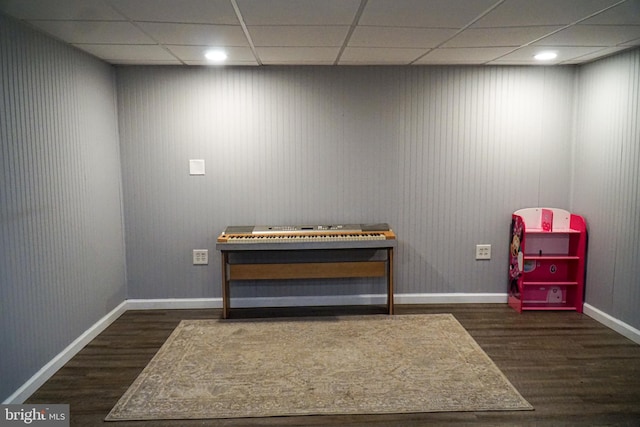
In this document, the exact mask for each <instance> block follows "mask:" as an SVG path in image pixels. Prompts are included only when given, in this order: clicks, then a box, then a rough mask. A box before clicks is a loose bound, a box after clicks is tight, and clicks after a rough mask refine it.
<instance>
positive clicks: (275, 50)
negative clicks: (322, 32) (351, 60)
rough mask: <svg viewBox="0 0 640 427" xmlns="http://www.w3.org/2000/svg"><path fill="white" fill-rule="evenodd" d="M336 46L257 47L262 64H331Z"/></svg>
mask: <svg viewBox="0 0 640 427" xmlns="http://www.w3.org/2000/svg"><path fill="white" fill-rule="evenodd" d="M339 51H340V48H338V47H257V48H256V52H257V53H258V57H259V58H260V61H261V62H262V63H263V64H267V65H269V64H318V65H328V64H333V63H334V61H335V59H336V57H337V56H338V52H339Z"/></svg>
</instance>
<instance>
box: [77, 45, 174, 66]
mask: <svg viewBox="0 0 640 427" xmlns="http://www.w3.org/2000/svg"><path fill="white" fill-rule="evenodd" d="M75 46H76V47H77V48H79V49H82V50H84V51H86V52H89V53H90V54H92V55H95V56H97V57H98V58H102V59H104V60H106V61H108V62H111V63H115V64H119V63H134V62H135V63H147V62H154V63H159V62H163V63H167V64H169V63H175V64H179V63H180V62H179V61H178V60H177V59H176V58H175V57H174V56H173V55H171V54H170V53H169V52H167V51H166V50H165V49H163V48H162V47H160V46H157V45H114V44H81V45H75Z"/></svg>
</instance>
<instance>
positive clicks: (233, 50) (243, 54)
mask: <svg viewBox="0 0 640 427" xmlns="http://www.w3.org/2000/svg"><path fill="white" fill-rule="evenodd" d="M167 49H169V50H170V51H171V53H173V54H174V55H175V56H177V57H178V58H180V59H181V60H182V61H200V62H205V63H206V60H205V59H204V54H205V52H206V51H207V50H209V49H210V47H209V46H174V45H168V46H167ZM224 51H225V52H226V53H227V63H235V62H256V59H255V57H254V56H253V52H251V49H250V48H248V47H225V48H224ZM256 64H257V62H256Z"/></svg>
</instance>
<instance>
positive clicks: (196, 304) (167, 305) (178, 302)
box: [125, 298, 222, 310]
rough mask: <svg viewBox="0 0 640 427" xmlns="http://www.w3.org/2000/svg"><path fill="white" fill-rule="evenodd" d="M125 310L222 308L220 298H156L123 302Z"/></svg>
mask: <svg viewBox="0 0 640 427" xmlns="http://www.w3.org/2000/svg"><path fill="white" fill-rule="evenodd" d="M125 304H126V307H127V310H171V309H173V310H184V309H190V308H193V309H196V308H222V298H162V299H161V298H157V299H128V300H125Z"/></svg>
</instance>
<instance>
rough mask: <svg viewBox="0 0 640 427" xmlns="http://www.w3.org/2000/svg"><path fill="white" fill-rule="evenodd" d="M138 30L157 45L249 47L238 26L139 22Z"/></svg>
mask: <svg viewBox="0 0 640 427" xmlns="http://www.w3.org/2000/svg"><path fill="white" fill-rule="evenodd" d="M138 25H139V26H140V28H142V29H143V30H144V31H145V32H147V33H148V34H149V35H151V37H153V38H154V39H155V40H156V41H157V42H159V43H166V44H176V45H210V46H249V42H248V41H247V38H246V37H245V35H244V32H243V31H242V28H241V27H240V26H239V25H209V24H169V23H151V22H140V23H138Z"/></svg>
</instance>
